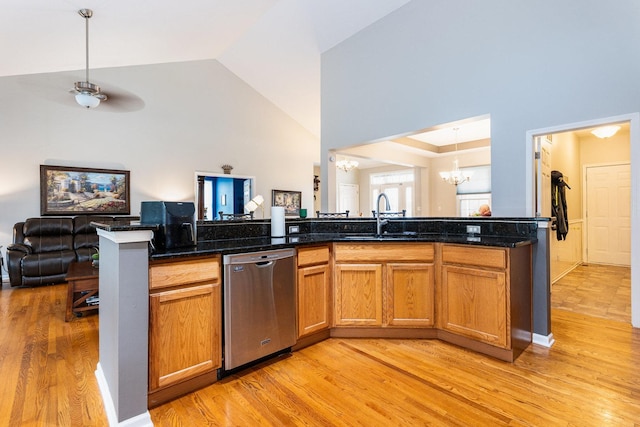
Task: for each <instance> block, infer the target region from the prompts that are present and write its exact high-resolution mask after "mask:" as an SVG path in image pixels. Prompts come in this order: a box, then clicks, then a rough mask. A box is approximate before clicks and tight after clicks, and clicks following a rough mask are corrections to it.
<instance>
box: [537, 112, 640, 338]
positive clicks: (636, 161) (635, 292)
mask: <svg viewBox="0 0 640 427" xmlns="http://www.w3.org/2000/svg"><path fill="white" fill-rule="evenodd" d="M611 123H628V124H629V128H630V130H629V140H630V159H631V161H630V178H631V188H630V190H631V191H630V194H631V206H630V212H631V216H630V223H631V230H630V233H629V236H630V242H631V243H630V247H631V251H632V252H635V253H640V228H639V227H637V226H635V227H634V225H638V224H640V212H639V211H638V209H637V207H636V204H637V200H640V197H639V196H638V194H639V191H640V185H639V178H640V147H639V145H640V113H632V114H628V115H623V116H616V117H610V118H605V119H599V120H593V121H588V122H580V123H573V124H567V125H562V126H557V127H553V128H545V129H536V130H532V131H528V132H527V143H528V145H529V149H530V151H529V152H530V153H531V154H530V155H531V157H530V158H529V161H528V165H527V169H528V171H529V173H530V175H529V176H530V178H528V185H527V187H528V190H527V191H528V192H530V200H532V204H531V207H530V209H531V210H530V213H532V214H534V213H536V207H537V201H538V197H539V194H540V191H541V190H540V187H539V186H537V185H536V183H537V182H538V181H537V178H538V171H537V170H536V163H535V157H534V155H533V154H534V148H535V147H536V144H535V139H536V138H537V137H540V136H543V135H552V134H556V133H562V132H568V131H578V130H583V129H587V128H594V127H599V126H602V125H605V124H611ZM634 166H635V167H634ZM538 215H540V216H543V217H544V216H546V215H544V213H542V214H540V213H538ZM552 238H553V237H552ZM639 271H640V257H635V259H633V258H632V259H631V307H632V309H631V323H632V325H633V326H634V327H640V280H639V278H638V274H637V272H639ZM634 273H636V274H634ZM549 280H550V279H549ZM534 286H536V285H534ZM537 286H545V285H544V284H538V285H537ZM546 286H548V284H547V285H546ZM549 301H550V295H549V296H548V300H547V304H548V303H549ZM547 307H549V305H547ZM534 311H535V312H538V313H540V312H544V311H545V308H544V307H535V306H534ZM549 330H551V325H549Z"/></svg>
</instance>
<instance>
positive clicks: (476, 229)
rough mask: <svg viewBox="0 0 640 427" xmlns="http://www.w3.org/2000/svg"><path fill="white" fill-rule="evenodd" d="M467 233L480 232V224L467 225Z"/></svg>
mask: <svg viewBox="0 0 640 427" xmlns="http://www.w3.org/2000/svg"><path fill="white" fill-rule="evenodd" d="M467 233H469V234H480V226H479V225H467Z"/></svg>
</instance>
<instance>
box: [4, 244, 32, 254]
mask: <svg viewBox="0 0 640 427" xmlns="http://www.w3.org/2000/svg"><path fill="white" fill-rule="evenodd" d="M9 251H16V252H22V253H24V254H25V255H29V254H30V253H32V252H33V251H32V249H31V246H27V245H23V244H22V243H12V244H11V245H9V246H7V252H9Z"/></svg>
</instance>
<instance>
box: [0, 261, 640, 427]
mask: <svg viewBox="0 0 640 427" xmlns="http://www.w3.org/2000/svg"><path fill="white" fill-rule="evenodd" d="M580 274H582V275H585V274H586V273H584V272H582V273H580ZM592 277H593V276H592ZM602 277H603V276H602V275H598V280H603V279H602ZM65 286H66V285H56V286H48V287H41V288H33V289H9V288H7V286H5V287H3V289H2V290H1V291H0V321H1V322H2V325H3V327H2V328H0V378H1V379H2V381H0V425H2V426H5V425H6V426H11V427H13V426H24V425H29V426H31V425H33V426H49V425H51V426H54V425H55V426H106V425H107V420H106V415H105V413H104V409H103V408H102V398H101V396H100V392H99V390H98V386H97V381H96V379H95V375H94V371H95V368H96V364H97V361H98V326H99V316H96V315H89V316H87V317H81V318H74V319H73V320H72V321H71V322H64V302H65V298H66V287H65ZM621 294H622V295H624V291H623V292H621ZM608 311H612V310H610V309H609V310H608ZM552 321H553V332H554V336H555V338H556V344H555V345H554V346H553V347H552V348H550V349H549V348H544V347H539V346H535V345H534V346H530V347H529V348H528V349H527V350H526V351H525V352H524V353H523V354H522V355H521V356H520V357H519V358H518V359H517V360H516V361H515V362H514V363H505V362H502V361H498V360H495V359H492V358H490V357H487V356H482V355H479V354H476V353H473V352H471V351H467V350H463V349H460V348H458V347H456V346H454V345H451V344H447V343H442V342H439V341H437V340H389V339H372V340H368V339H331V340H327V341H324V342H322V343H319V344H316V345H314V346H311V347H307V348H305V349H303V350H301V351H299V352H296V353H294V354H293V355H291V356H289V357H281V358H278V359H277V361H275V362H273V363H264V364H262V365H259V366H257V367H254V368H251V369H249V370H246V371H243V372H241V373H239V374H237V375H232V376H230V377H228V378H225V379H223V380H221V381H220V382H218V383H216V384H214V385H211V386H209V387H206V388H204V389H201V390H199V391H197V392H195V393H190V394H188V395H186V396H183V397H182V398H180V399H177V400H175V401H173V402H169V403H167V404H165V405H162V406H160V407H158V408H154V409H152V410H151V411H150V413H151V418H152V420H153V421H154V423H155V425H156V426H171V427H174V426H179V427H181V426H184V427H196V426H201V425H210V426H270V425H271V426H378V425H381V426H382V425H384V426H387V425H402V426H418V425H420V426H422V425H430V426H470V425H473V426H501V425H503V426H506V425H509V426H605V425H606V426H614V425H615V426H637V425H640V424H639V423H640V363H638V361H639V360H640V331H639V330H638V329H633V328H632V327H631V326H630V324H629V323H628V322H623V321H618V320H608V319H605V318H600V317H595V316H594V315H592V314H583V313H579V312H571V311H568V310H564V309H562V310H559V309H553V310H552Z"/></svg>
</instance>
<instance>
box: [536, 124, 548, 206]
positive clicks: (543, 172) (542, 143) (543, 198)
mask: <svg viewBox="0 0 640 427" xmlns="http://www.w3.org/2000/svg"><path fill="white" fill-rule="evenodd" d="M535 143H536V157H537V159H536V160H537V161H536V169H537V173H536V215H538V216H541V217H549V216H551V141H549V139H548V138H547V137H546V136H539V137H536V141H535Z"/></svg>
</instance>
